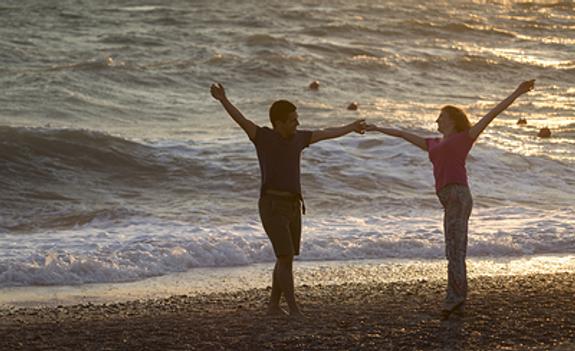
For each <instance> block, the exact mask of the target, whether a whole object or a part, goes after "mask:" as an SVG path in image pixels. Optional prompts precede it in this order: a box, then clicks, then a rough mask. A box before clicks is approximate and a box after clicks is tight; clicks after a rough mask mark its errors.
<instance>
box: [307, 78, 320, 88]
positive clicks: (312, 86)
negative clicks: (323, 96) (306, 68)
mask: <svg viewBox="0 0 575 351" xmlns="http://www.w3.org/2000/svg"><path fill="white" fill-rule="evenodd" d="M308 88H309V90H319V82H318V81H317V80H314V81H313V82H311V83H309V86H308Z"/></svg>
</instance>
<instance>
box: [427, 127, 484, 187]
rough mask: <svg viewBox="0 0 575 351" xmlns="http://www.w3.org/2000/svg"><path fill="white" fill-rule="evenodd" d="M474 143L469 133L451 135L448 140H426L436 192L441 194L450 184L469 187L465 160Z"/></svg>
mask: <svg viewBox="0 0 575 351" xmlns="http://www.w3.org/2000/svg"><path fill="white" fill-rule="evenodd" d="M474 141H475V140H473V139H472V138H471V137H470V136H469V133H468V131H464V132H460V133H457V134H453V135H450V136H449V137H447V138H446V139H441V138H428V139H425V142H426V144H427V151H428V152H429V159H430V160H431V163H433V176H434V177H435V191H437V192H439V191H440V190H441V189H442V188H443V187H444V186H446V185H448V184H462V185H468V184H467V171H466V170H465V159H466V158H467V154H468V153H469V150H471V147H472V146H473V142H474Z"/></svg>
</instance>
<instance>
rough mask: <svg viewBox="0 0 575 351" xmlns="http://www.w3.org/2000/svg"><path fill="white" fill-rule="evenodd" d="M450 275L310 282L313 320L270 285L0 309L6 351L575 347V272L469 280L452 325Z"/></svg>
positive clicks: (307, 294) (307, 293)
mask: <svg viewBox="0 0 575 351" xmlns="http://www.w3.org/2000/svg"><path fill="white" fill-rule="evenodd" d="M444 290H445V280H419V281H404V282H388V283H383V282H372V283H342V284H331V285H316V286H309V285H303V286H300V287H298V288H297V291H296V294H297V296H298V299H299V301H300V302H301V306H302V309H303V311H304V313H305V314H306V315H307V318H306V319H304V320H291V319H289V318H288V317H268V316H265V314H264V311H265V306H266V302H267V298H268V295H269V291H268V289H265V288H261V289H250V290H245V291H237V292H220V293H211V294H198V295H194V296H188V295H179V296H171V297H169V298H164V299H148V300H135V301H129V302H122V303H113V304H103V305H95V304H91V303H89V304H82V305H73V306H60V307H44V308H20V309H14V308H11V309H3V310H0V349H6V350H25V349H61V350H72V349H74V350H76V349H82V350H116V349H122V350H160V349H162V350H163V349H170V350H173V349H179V350H259V349H266V350H271V349H278V350H331V349H361V350H443V349H448V350H497V349H504V350H558V351H563V350H573V349H575V304H574V301H575V300H574V299H575V273H551V274H529V275H498V276H480V277H475V278H471V279H470V280H469V297H468V302H467V307H466V312H465V315H464V316H463V317H461V318H453V319H450V320H449V321H446V322H445V321H444V322H442V321H441V320H440V318H439V315H440V313H439V310H440V305H441V301H442V299H443V295H444Z"/></svg>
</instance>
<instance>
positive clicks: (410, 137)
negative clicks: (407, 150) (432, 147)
mask: <svg viewBox="0 0 575 351" xmlns="http://www.w3.org/2000/svg"><path fill="white" fill-rule="evenodd" d="M365 130H367V131H369V132H380V133H383V134H387V135H391V136H394V137H398V138H402V139H404V140H406V141H409V142H410V143H412V144H413V145H415V146H417V147H418V148H420V149H421V150H423V151H427V143H426V142H425V139H424V138H422V137H420V136H418V135H415V134H411V133H408V132H404V131H402V130H398V129H391V128H380V127H378V126H376V125H373V124H370V125H368V126H367V127H366V128H365Z"/></svg>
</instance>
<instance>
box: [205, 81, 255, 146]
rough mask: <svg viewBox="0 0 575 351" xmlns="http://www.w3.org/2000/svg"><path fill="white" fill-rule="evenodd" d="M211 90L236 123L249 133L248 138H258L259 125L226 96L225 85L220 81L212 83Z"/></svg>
mask: <svg viewBox="0 0 575 351" xmlns="http://www.w3.org/2000/svg"><path fill="white" fill-rule="evenodd" d="M210 92H211V93H212V96H213V97H214V99H216V100H218V101H219V102H220V103H221V104H222V106H223V107H224V108H225V109H226V112H227V113H228V114H229V115H230V117H232V119H233V120H234V121H236V123H237V124H238V125H239V126H240V127H242V129H243V130H244V132H246V134H247V135H248V138H250V139H251V140H254V139H255V138H256V130H257V128H258V126H257V125H256V124H255V123H254V122H252V121H250V120H249V119H247V118H245V117H244V115H243V114H242V113H241V112H240V110H238V109H237V108H236V107H235V106H234V105H233V104H232V103H231V102H230V100H228V98H227V97H226V91H225V90H224V87H223V86H222V85H221V84H220V83H215V84H212V86H211V88H210Z"/></svg>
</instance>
